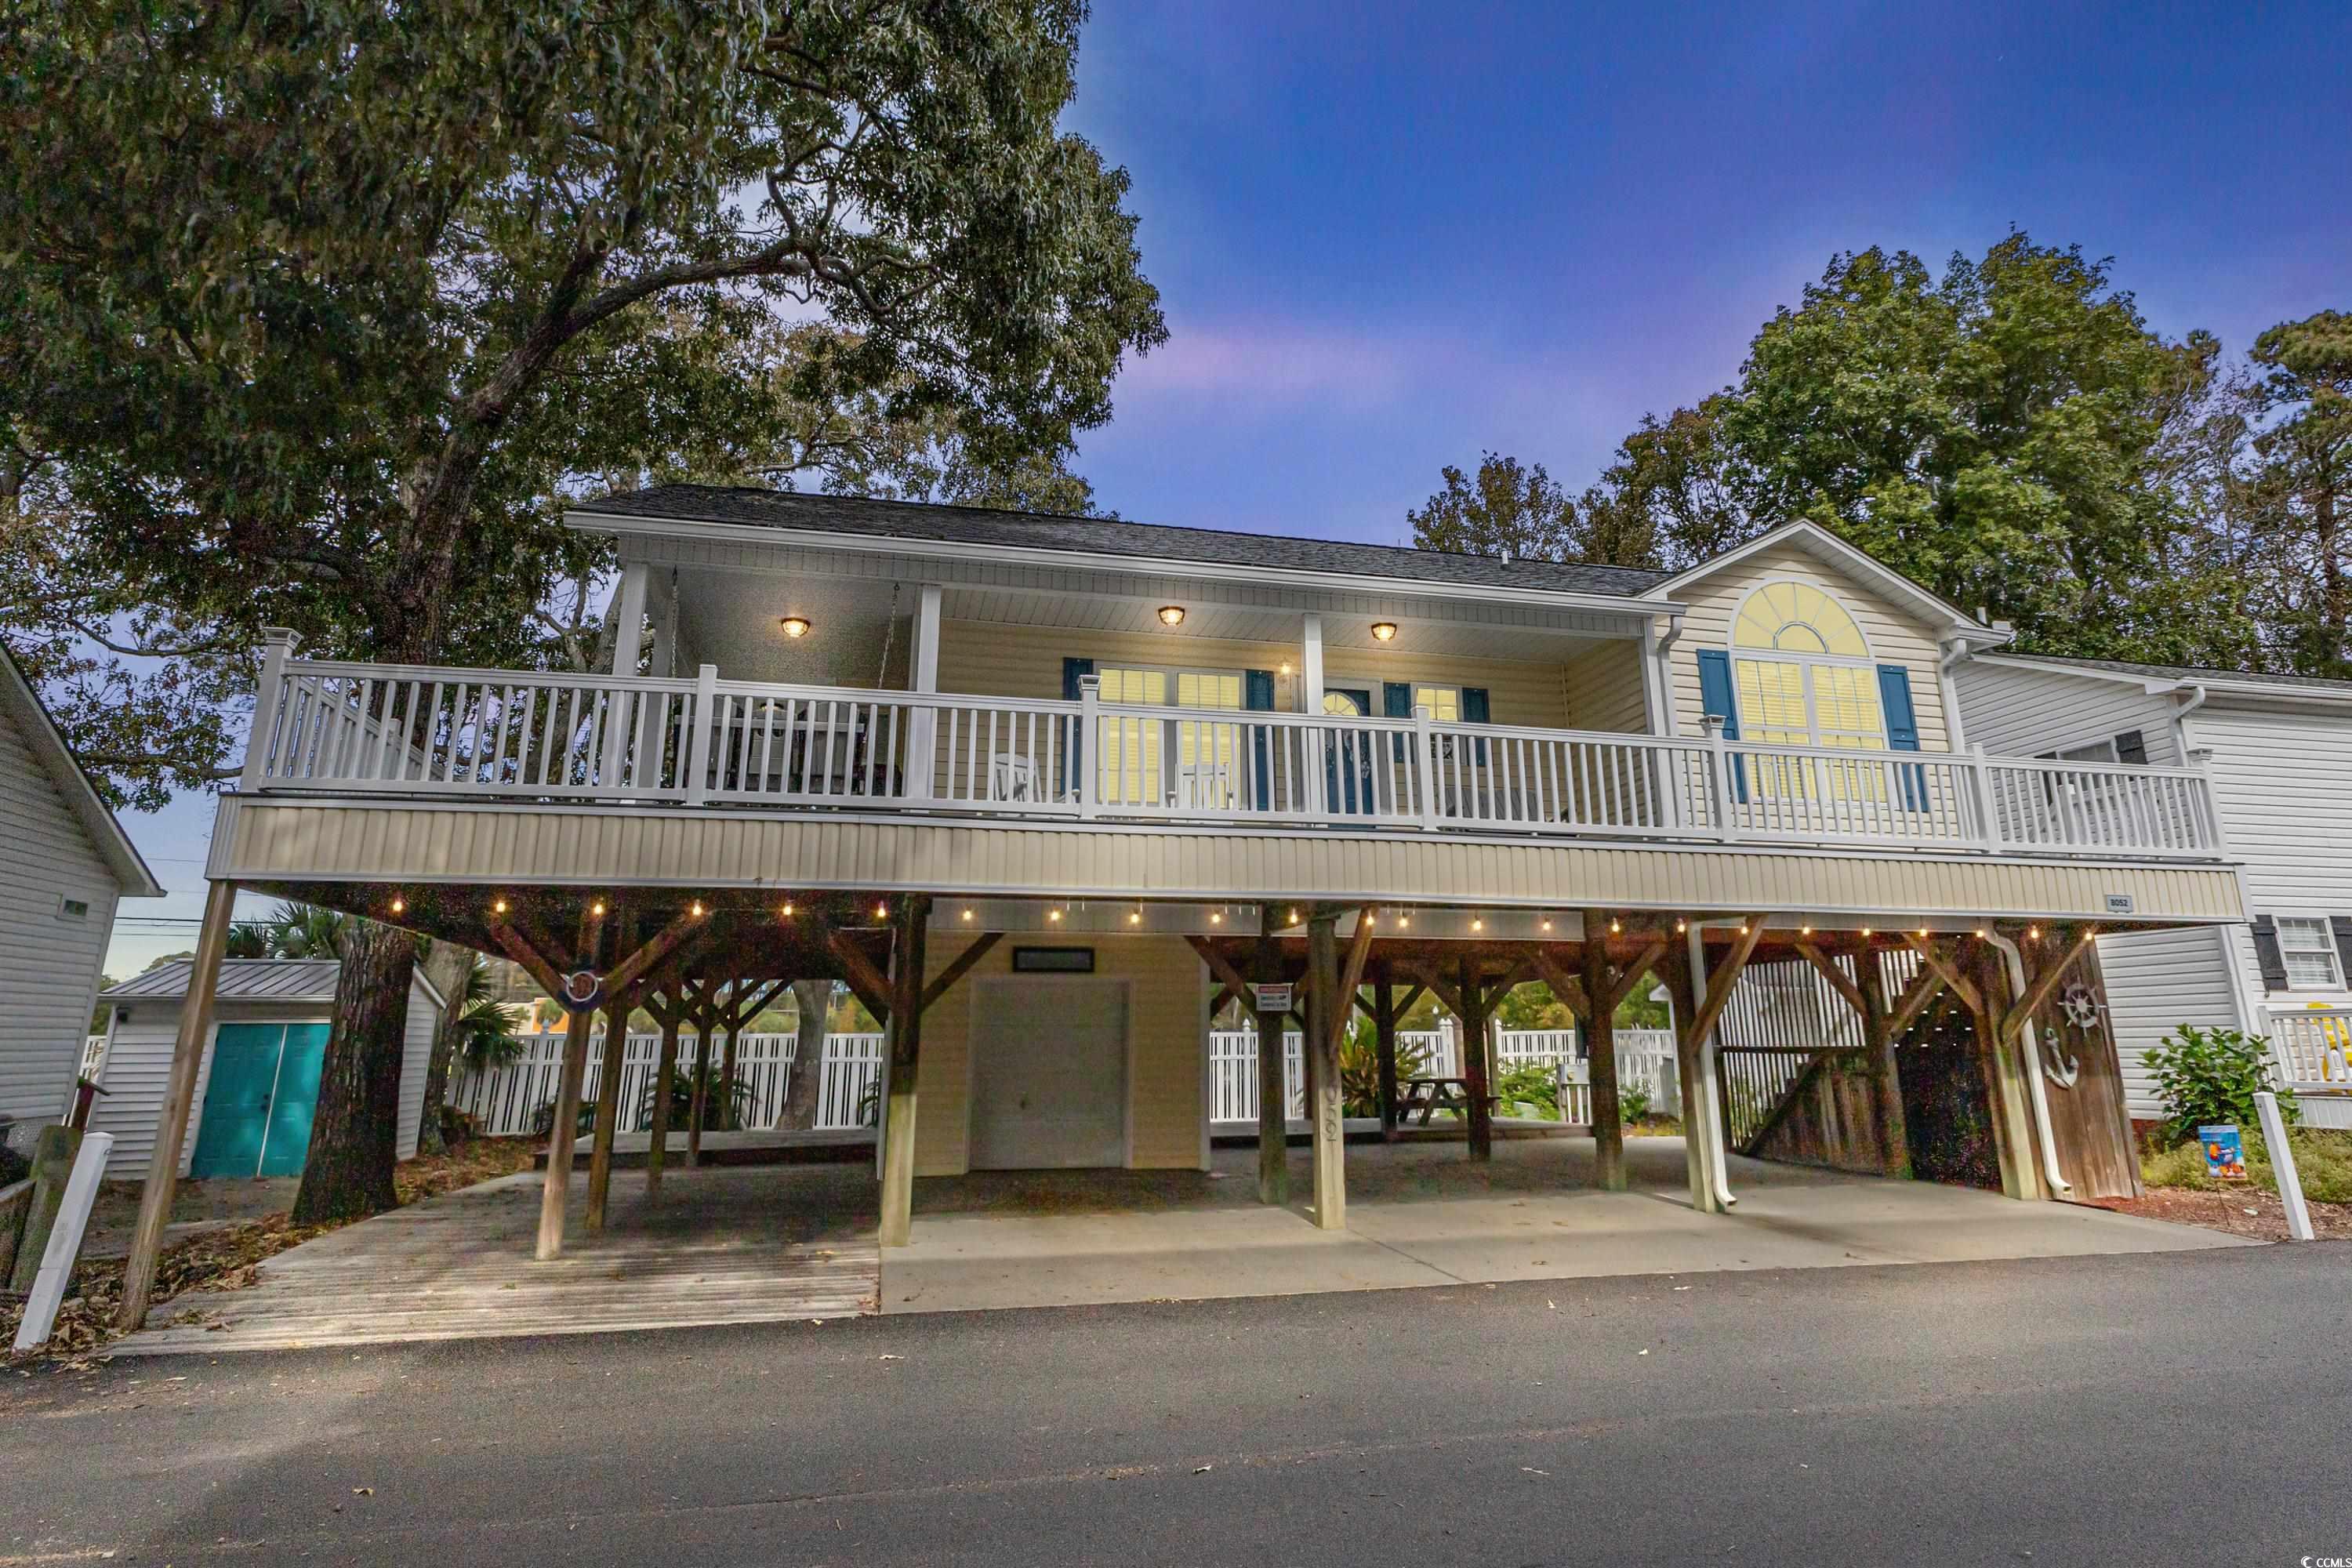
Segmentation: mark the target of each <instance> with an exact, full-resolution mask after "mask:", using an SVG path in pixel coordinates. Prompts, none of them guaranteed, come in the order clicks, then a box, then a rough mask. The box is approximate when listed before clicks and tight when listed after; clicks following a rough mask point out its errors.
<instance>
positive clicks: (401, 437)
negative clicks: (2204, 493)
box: [0, 0, 1164, 1219]
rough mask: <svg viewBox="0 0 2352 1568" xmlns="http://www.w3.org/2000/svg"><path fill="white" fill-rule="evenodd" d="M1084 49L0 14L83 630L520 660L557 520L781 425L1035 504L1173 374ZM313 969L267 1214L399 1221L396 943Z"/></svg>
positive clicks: (79, 8)
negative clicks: (611, 491) (1124, 363)
mask: <svg viewBox="0 0 2352 1568" xmlns="http://www.w3.org/2000/svg"><path fill="white" fill-rule="evenodd" d="M1084 10H1085V8H1084V6H1083V5H1080V4H1076V3H1073V0H929V3H918V0H897V3H893V0H856V3H848V0H833V3H825V0H815V3H784V0H767V3H763V0H497V3H495V4H482V3H479V0H453V3H451V4H446V5H396V4H389V3H386V0H247V3H243V4H237V5H227V4H218V3H215V0H0V416H5V421H6V424H7V426H9V428H10V429H11V430H13V431H14V432H16V434H17V436H18V437H19V441H18V444H19V446H20V447H23V448H24V449H26V451H28V452H37V453H39V454H42V455H43V456H44V458H45V459H46V460H50V461H53V462H54V464H55V465H56V472H57V474H58V479H57V482H56V488H57V489H58V505H59V507H60V509H61V510H62V511H63V512H64V513H65V514H67V515H68V516H69V517H70V518H71V520H72V528H73V531H74V537H73V548H74V551H75V552H76V555H77V558H78V559H79V561H81V562H82V563H85V564H86V567H87V570H88V572H89V573H90V574H96V575H98V576H100V577H102V578H103V580H104V581H105V583H106V584H107V590H106V591H107V594H108V595H109V597H108V598H107V599H106V601H105V602H104V603H103V604H102V605H100V606H98V607H97V608H96V609H94V610H93V611H92V612H91V616H92V620H93V624H95V623H96V622H97V621H99V620H102V619H105V618H106V617H108V616H119V615H120V614H121V613H124V612H125V611H127V610H129V609H130V608H131V607H134V606H161V607H163V614H164V615H165V616H167V617H168V619H169V620H170V622H171V623H172V625H173V626H181V627H192V628H195V630H194V632H193V633H192V634H191V635H193V636H196V637H201V638H202V639H204V640H205V646H206V647H210V648H213V649H218V648H221V647H226V646H228V645H229V644H231V643H232V642H235V641H240V640H245V639H247V638H249V637H250V634H251V632H252V630H253V629H254V628H255V627H257V626H258V625H260V624H262V623H263V622H265V621H267V622H275V623H279V624H284V625H288V626H294V627H296V628H297V629H299V630H300V631H302V632H303V633H304V634H305V636H306V638H307V639H308V640H309V641H310V644H311V645H312V646H314V647H324V648H325V649H327V650H328V651H330V652H331V653H333V654H337V655H341V656H346V657H360V658H377V659H384V660H393V661H403V662H428V661H432V660H436V659H466V660H476V659H488V658H499V657H507V658H512V657H515V656H516V654H517V653H518V652H519V651H521V650H522V648H523V645H526V644H528V643H529V642H530V636H531V634H530V630H529V628H530V626H531V625H532V619H533V616H534V615H535V614H536V613H537V612H538V611H539V610H540V608H541V606H542V605H543V603H544V601H545V599H546V597H547V595H548V593H549V590H550V585H551V583H552V582H554V581H555V580H557V579H558V578H560V577H562V576H563V575H565V574H569V573H576V572H577V570H578V569H579V568H580V567H581V565H582V562H581V560H580V556H579V552H581V551H582V550H583V548H585V547H584V546H583V545H582V544H581V542H577V541H572V540H568V539H566V538H565V537H564V536H563V534H562V531H561V528H560V525H559V522H558V519H557V512H558V510H559V509H558V506H557V505H556V504H555V502H556V501H558V500H560V498H561V496H562V494H563V493H565V491H566V487H567V486H585V487H587V488H594V485H595V481H596V480H597V479H599V478H600V477H602V476H605V475H609V474H615V473H617V474H622V475H627V474H630V473H632V472H633V471H635V470H640V469H642V468H643V467H645V466H646V464H647V462H648V461H649V460H650V457H651V455H653V454H659V455H661V458H662V459H663V460H669V458H672V457H673V456H674V455H675V454H677V453H678V452H681V451H684V452H688V454H689V455H693V454H694V453H696V452H697V451H698V447H697V442H698V437H697V436H696V434H695V433H696V432H698V431H699V432H705V433H708V436H709V440H710V441H711V442H712V443H714V444H715V446H716V447H717V448H719V449H718V450H716V451H714V452H709V453H704V454H702V455H703V456H705V457H709V458H715V459H717V460H721V461H726V460H733V459H735V458H741V457H742V456H743V455H744V454H745V453H747V452H748V453H751V454H752V455H753V456H755V457H756V455H757V454H759V453H761V452H766V451H772V450H773V449H774V446H775V443H774V441H773V440H772V439H771V437H775V436H776V434H777V432H776V430H775V429H774V422H775V421H776V419H777V418H778V412H777V411H778V410H779V409H780V408H793V407H797V408H802V409H805V408H808V407H812V406H814V407H818V408H839V407H852V406H856V405H859V404H860V402H861V400H866V401H874V400H878V405H879V408H880V412H881V414H882V415H883V416H885V417H886V418H887V420H889V421H892V422H898V423H901V424H904V423H907V422H912V423H914V424H917V425H919V426H923V427H925V428H927V429H929V431H931V432H932V434H933V436H934V437H941V438H943V439H944V441H945V443H946V445H947V446H948V447H950V448H951V450H952V452H953V454H954V463H955V464H956V465H960V466H961V467H960V470H959V471H961V472H962V473H963V474H965V475H966V476H967V477H968V479H969V482H971V483H972V484H973V485H975V486H977V487H979V488H981V489H985V488H986V483H987V481H986V479H985V478H984V476H987V475H992V474H1015V475H1018V474H1023V473H1032V474H1034V472H1035V471H1036V468H1037V465H1038V464H1039V463H1040V462H1041V461H1042V462H1043V464H1044V465H1045V470H1046V471H1047V473H1048V474H1049V475H1050V473H1051V472H1052V471H1053V470H1054V468H1055V464H1056V461H1057V459H1058V458H1060V457H1061V456H1062V455H1064V454H1066V452H1067V450H1068V449H1069V447H1070V445H1071V441H1072V437H1073V433H1074V432H1076V431H1077V430H1080V429H1084V428H1086V427H1087V426H1092V425H1095V424H1097V423H1099V422H1100V421H1102V420H1103V419H1104V418H1106V417H1107V416H1108V407H1109V402H1108V397H1109V385H1110V382H1111V379H1112V377H1113V375H1114V374H1115V373H1116V371H1117V369H1118V365H1119V363H1120V361H1121V358H1122V356H1123V355H1125V354H1126V353H1129V352H1139V351H1141V350H1144V349H1147V348H1149V347H1150V345H1152V344H1153V343H1155V342H1158V341H1160V338H1161V337H1162V335H1163V333H1164V329H1163V327H1162V324H1161V321H1160V314H1159V310H1158V302H1157V298H1156V296H1155V294H1154V292H1153V290H1152V289H1151V288H1150V285H1149V284H1148V283H1147V282H1146V281H1145V280H1144V279H1143V278H1142V277H1141V274H1140V271H1139V259H1138V257H1137V253H1136V248H1135V239H1134V228H1135V225H1134V220H1133V218H1132V217H1131V216H1129V215H1128V214H1127V213H1126V212H1124V211H1123V210H1122V208H1121V205H1120V204H1121V201H1122V199H1123V197H1124V195H1125V193H1126V188H1127V183H1126V179H1125V176H1124V174H1122V173H1121V172H1120V171H1118V170H1116V169H1112V168H1108V167H1106V166H1105V165H1104V163H1102V161H1101V159H1100V158H1099V157H1098V155H1097V153H1095V151H1094V150H1093V149H1092V148H1091V147H1089V146H1087V144H1086V143H1085V142H1083V141H1080V140H1079V139H1077V138H1076V137H1074V136H1071V135H1067V134H1066V133H1064V132H1062V131H1061V129H1060V126H1059V117H1060V115H1061V112H1062V110H1063V109H1064V107H1065V106H1066V103H1067V102H1068V101H1069V100H1070V97H1071V94H1072V91H1073V69H1074V64H1075V55H1076V43H1077V34H1078V28H1079V26H1080V24H1081V22H1082V21H1083V19H1084ZM779 323H785V324H808V323H815V324H819V325H821V326H823V327H824V328H826V329H828V330H827V331H824V332H823V333H822V334H820V335H818V336H816V337H814V338H812V339H808V340H804V341H803V342H801V344H800V345H799V349H798V351H797V352H793V353H775V354H762V353H761V352H760V351H759V348H758V345H760V344H761V343H762V342H772V341H773V340H774V339H775V337H776V335H777V329H778V326H779ZM780 394H781V395H780ZM745 431H750V432H751V436H750V437H745V438H743V439H740V440H737V439H734V437H737V436H739V435H740V434H741V433H742V432H745ZM970 476H982V478H976V479H974V478H970ZM344 952H345V964H344V972H343V984H342V993H341V997H340V998H339V1001H338V1017H337V1023H336V1026H335V1030H334V1033H333V1037H332V1038H331V1042H330V1045H329V1047H328V1057H327V1063H326V1067H325V1070H324V1073H323V1076H322V1079H321V1084H320V1100H319V1108H318V1120H317V1122H316V1124H315V1128H314V1135H313V1141H312V1146H311V1158H310V1164H309V1166H308V1167H307V1168H306V1171H305V1173H304V1177H303V1183H302V1190H301V1193H300V1195H299V1200H298V1205H297V1216H298V1217H299V1218H303V1219H313V1218H325V1217H331V1216H337V1215H352V1214H358V1213H364V1212H369V1211H371V1210H373V1209H376V1208H381V1207H384V1206H388V1205H390V1204H391V1203H392V1202H393V1193H392V1184H391V1173H392V1147H393V1143H392V1140H393V1128H394V1115H393V1109H394V1103H395V1100H396V1097H397V1089H398V1072H399V1054H400V1041H399V1032H398V1021H399V1020H398V1013H399V1010H400V1008H401V1006H402V1005H404V998H405V996H406V994H407V989H408V976H409V971H410V967H411V965H412V964H413V963H414V947H413V944H412V943H411V942H409V941H408V940H406V939H405V938H404V937H402V936H399V935H397V934H395V933H393V932H390V931H384V930H383V929H382V928H378V927H373V926H369V925H362V926H361V927H359V928H358V929H357V930H355V931H353V932H352V935H351V936H350V937H349V938H348V939H347V940H346V942H345V949H344Z"/></svg>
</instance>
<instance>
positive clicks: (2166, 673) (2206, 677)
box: [2000, 648, 2352, 697]
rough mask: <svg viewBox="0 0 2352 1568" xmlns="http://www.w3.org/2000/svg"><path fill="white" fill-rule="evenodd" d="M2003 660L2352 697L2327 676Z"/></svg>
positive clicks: (2038, 658) (2120, 662) (2030, 656)
mask: <svg viewBox="0 0 2352 1568" xmlns="http://www.w3.org/2000/svg"><path fill="white" fill-rule="evenodd" d="M2000 657H2001V658H2014V659H2022V660H2026V661H2028V662H2030V663H2033V664H2046V665H2049V666H2051V667H2052V668H2060V669H2063V668H2081V669H2098V670H2105V671H2106V672H2107V673H2109V674H2111V675H2136V676H2144V677H2146V678H2147V679H2150V680H2184V681H2192V682H2227V683H2229V684H2231V685H2243V686H2275V687H2278V688H2280V689H2283V690H2289V691H2310V692H2314V693H2318V694H2324V695H2327V696H2335V697H2352V680H2338V679H2333V678H2331V677H2328V676H2324V675H2273V674H2271V673H2269V672H2268V671H2265V670H2259V669H2213V668H2203V667H2200V666H2197V665H2190V664H2134V663H2132V662H2131V661H2129V660H2128V659H2120V658H2076V657H2074V656H2073V655H2069V654H2057V653H2011V652H2010V651H2009V650H2007V649H2005V648H2004V649H2002V650H2001V653H2000Z"/></svg>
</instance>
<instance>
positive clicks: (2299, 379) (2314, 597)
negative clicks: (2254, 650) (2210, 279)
mask: <svg viewBox="0 0 2352 1568" xmlns="http://www.w3.org/2000/svg"><path fill="white" fill-rule="evenodd" d="M2251 357H2252V361H2253V363H2254V366H2255V369H2256V371H2257V372H2258V373H2259V374H2260V376H2261V379H2260V380H2259V382H2258V383H2257V384H2256V385H2255V388H2254V391H2253V395H2252V400H2253V403H2254V405H2255V408H2256V412H2257V416H2258V417H2259V418H2260V419H2261V420H2262V421H2263V424H2262V427H2261V429H2260V432H2259V434H2257V435H2256V436H2255V437H2253V451H2254V455H2255V459H2256V461H2255V464H2254V466H2253V468H2252V470H2251V471H2250V472H2249V473H2248V474H2247V475H2246V476H2245V478H2244V479H2243V482H2242V486H2241V489H2240V491H2239V494H2240V498H2241V500H2242V505H2243V509H2244V511H2245V514H2246V517H2247V520H2248V522H2247V527H2248V533H2249V536H2250V540H2251V543H2252V552H2253V555H2254V558H2255V561H2256V563H2258V571H2257V572H2256V574H2255V579H2254V580H2255V582H2256V584H2258V587H2257V594H2258V599H2257V605H2258V609H2257V614H2258V615H2259V616H2260V617H2261V619H2262V622H2263V626H2264V627H2265V628H2266V630H2267V632H2268V634H2269V638H2270V641H2271V643H2272V645H2273V647H2272V651H2273V656H2274V658H2276V659H2277V661H2278V662H2279V663H2281V664H2283V665H2284V667H2285V668H2291V669H2294V670H2298V671H2300V672H2302V673H2304V674H2307V675H2333V676H2339V677H2341V676H2347V675H2352V314H2347V313H2345V312H2343V311H2339V310H2322V311H2320V312H2319V313H2318V314H2317V315H2315V316H2311V317H2307V318H2306V319H2305V320H2303V321H2288V322H2284V323H2282V324H2281V325H2278V326H2275V327H2273V328H2271V329H2270V330H2269V331H2266V332H2264V333H2263V334H2262V335H2261V336H2260V337H2258V338H2256V339H2255V340H2254V347H2253V353H2252V356H2251Z"/></svg>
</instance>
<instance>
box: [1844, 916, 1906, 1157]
mask: <svg viewBox="0 0 2352 1568" xmlns="http://www.w3.org/2000/svg"><path fill="white" fill-rule="evenodd" d="M1853 969H1854V986H1855V989H1856V990H1857V991H1859V992H1860V993H1861V994H1862V1034H1863V1039H1864V1043H1865V1044H1866V1045H1867V1047H1868V1048H1869V1052H1870V1080H1871V1086H1872V1089H1873V1092H1874V1096H1875V1098H1876V1100H1877V1101H1878V1126H1879V1140H1880V1151H1881V1152H1883V1153H1884V1154H1885V1157H1886V1173H1887V1174H1888V1175H1890V1176H1894V1177H1896V1178H1898V1179H1902V1180H1908V1179H1909V1178H1910V1175H1911V1132H1910V1128H1909V1127H1908V1125H1907V1124H1906V1122H1905V1121H1904V1116H1903V1078H1902V1072H1901V1069H1900V1068H1898V1067H1897V1066H1896V1065H1895V1044H1896V1037H1895V1033H1894V1027H1893V1026H1894V1022H1895V1020H1894V1017H1893V1009H1892V1008H1890V1007H1889V1006H1888V1005H1887V1002H1886V972H1885V966H1884V965H1882V964H1881V963H1879V960H1878V954H1877V952H1875V951H1874V950H1873V949H1872V947H1871V945H1870V943H1869V942H1866V941H1865V942H1863V943H1862V944H1861V945H1860V946H1859V947H1857V948H1855V949H1854V950H1853Z"/></svg>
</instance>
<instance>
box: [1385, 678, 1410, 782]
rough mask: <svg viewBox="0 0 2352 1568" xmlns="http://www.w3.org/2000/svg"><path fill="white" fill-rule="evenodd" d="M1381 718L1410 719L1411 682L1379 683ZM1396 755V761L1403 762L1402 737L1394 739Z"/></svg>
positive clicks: (1386, 681)
mask: <svg viewBox="0 0 2352 1568" xmlns="http://www.w3.org/2000/svg"><path fill="white" fill-rule="evenodd" d="M1381 718H1383V719H1410V718H1412V682H1411V681H1409V680H1383V681H1381ZM1396 754H1397V761H1399V762H1402V761H1403V760H1404V754H1405V741H1404V737H1403V736H1402V735H1399V736H1398V737H1397V738H1396Z"/></svg>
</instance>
